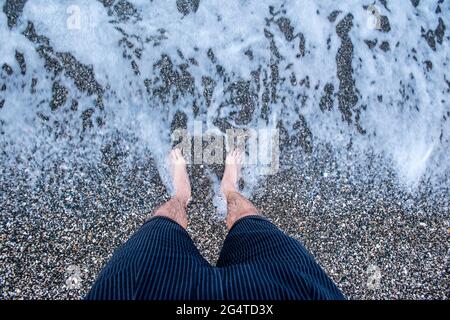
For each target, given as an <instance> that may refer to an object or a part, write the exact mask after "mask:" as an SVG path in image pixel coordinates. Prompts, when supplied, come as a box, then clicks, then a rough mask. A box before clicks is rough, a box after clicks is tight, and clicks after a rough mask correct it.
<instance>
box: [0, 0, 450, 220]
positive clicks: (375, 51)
mask: <svg viewBox="0 0 450 320" xmlns="http://www.w3.org/2000/svg"><path fill="white" fill-rule="evenodd" d="M371 3H372V2H371V1H360V0H351V1H320V2H319V1H312V0H308V1H294V0H292V1H291V0H286V1H266V0H261V1H246V0H228V1H216V0H213V1H204V0H168V1H150V0H134V1H133V0H129V1H126V0H98V1H92V0H70V1H62V0H58V1H56V0H51V1H49V0H29V1H25V0H17V1H6V0H0V8H2V9H3V10H2V11H1V12H0V67H1V70H0V145H1V153H0V163H1V167H2V169H1V177H0V201H1V202H3V203H6V201H7V199H6V198H7V197H11V196H13V197H14V192H13V191H14V190H12V189H11V188H12V187H13V186H14V185H16V184H19V181H20V185H21V186H23V185H24V184H25V185H26V186H27V188H26V190H28V191H27V192H30V194H33V197H37V196H39V195H38V193H40V192H42V190H44V191H45V192H47V193H48V194H52V195H53V197H56V195H58V196H60V197H62V198H64V197H66V196H68V195H67V194H68V192H69V191H68V190H66V189H67V188H69V186H70V187H71V188H72V189H71V191H70V192H72V193H74V192H75V191H76V190H74V189H76V187H74V186H76V185H77V181H84V183H87V184H89V183H88V182H86V181H88V180H89V179H92V180H96V182H93V185H98V184H101V183H99V181H102V180H103V179H104V180H105V181H108V179H115V182H116V183H117V184H118V185H120V186H121V188H122V190H123V192H121V191H120V190H115V191H114V192H116V193H115V194H116V195H117V196H118V197H120V199H121V200H120V201H122V204H121V205H124V206H125V207H126V203H127V201H131V202H133V201H135V202H136V203H137V202H139V201H144V200H143V199H141V198H139V199H138V200H136V199H134V200H133V199H132V197H133V194H134V193H135V192H137V190H138V188H141V187H142V185H137V184H135V183H136V179H137V180H139V179H141V175H142V176H145V177H151V179H152V180H150V181H147V182H145V183H144V185H145V186H146V187H149V184H153V187H154V188H160V187H161V185H162V183H164V184H165V185H166V186H167V188H168V189H169V190H170V184H169V183H168V182H167V181H168V180H169V179H168V175H167V170H166V169H165V155H166V154H167V152H168V151H169V150H170V148H171V147H172V146H173V145H174V141H173V139H172V138H171V134H172V133H173V132H174V131H175V130H176V129H180V128H181V129H185V130H186V131H187V132H188V133H189V134H190V135H191V136H201V135H203V137H204V139H206V138H205V137H206V133H213V134H214V135H216V136H218V137H223V138H224V139H225V137H226V132H227V130H229V129H242V130H248V131H252V130H253V131H254V132H258V133H259V132H260V131H259V130H261V132H273V133H275V132H276V133H277V135H276V137H277V138H279V140H278V141H279V150H280V151H279V154H277V158H278V159H279V163H280V168H279V171H278V172H283V171H284V170H295V171H296V172H297V173H298V174H299V175H300V176H301V177H302V179H305V181H314V180H317V181H322V182H323V181H332V182H333V183H335V184H336V186H337V188H339V186H340V185H343V184H345V185H348V184H351V185H353V186H354V187H355V188H357V189H358V188H359V190H360V191H361V192H362V190H376V192H377V194H378V195H379V197H380V198H383V199H386V198H391V199H393V200H392V201H394V200H395V201H398V204H399V205H400V206H401V207H403V208H404V210H406V211H408V210H415V209H416V208H417V206H418V205H419V204H423V203H424V202H426V206H425V207H426V208H427V210H428V212H427V213H430V214H448V212H447V209H446V206H447V205H448V201H449V197H448V195H449V193H448V191H449V190H448V189H449V181H450V170H449V169H450V167H449V163H450V153H449V151H448V150H449V147H450V144H449V134H450V126H449V124H448V118H449V117H450V72H449V70H450V69H449V63H450V42H449V37H450V34H449V26H448V21H450V3H449V2H448V1H440V0H436V1H375V4H374V5H371ZM199 127H200V129H199ZM264 130H265V131H264ZM244 132H245V131H244ZM271 138H272V137H264V136H262V135H260V136H259V137H258V141H259V148H261V149H262V152H261V153H264V151H267V150H265V149H270V148H269V146H272V145H271V143H270V141H271ZM193 140H195V138H193ZM226 141H227V140H226V139H225V142H226ZM205 144H206V145H208V142H207V141H203V142H200V146H201V147H204V145H205ZM225 145H226V143H224V146H223V148H225ZM201 153H202V151H200V157H201ZM197 160H198V159H197ZM258 160H261V159H259V158H258ZM193 162H195V161H194V160H193ZM261 166H262V164H261V163H260V162H258V161H257V162H256V163H255V164H253V165H252V166H247V167H246V168H245V170H246V171H245V174H244V176H243V185H242V187H243V190H244V192H245V193H246V194H247V195H248V196H253V195H255V193H258V182H261V181H264V180H265V179H266V178H267V176H266V175H264V174H262V171H261V170H260V169H261ZM143 170H148V172H150V173H148V172H147V171H146V172H147V173H148V175H145V174H143V173H142V171H143ZM190 170H192V172H193V174H194V175H195V172H197V171H196V170H201V172H202V173H203V174H204V175H206V176H207V179H208V181H209V182H207V183H206V185H204V190H206V192H207V193H208V195H207V196H206V198H205V199H207V200H208V201H212V203H213V204H214V205H215V206H216V207H217V210H218V213H217V217H219V218H221V217H223V213H224V212H223V210H224V207H223V201H222V200H221V198H220V194H219V192H218V184H219V181H220V174H221V170H222V167H221V166H220V165H216V164H208V163H203V162H202V161H201V160H200V162H199V163H194V164H192V165H191V169H190ZM302 173H304V174H303V175H302ZM142 179H143V178H142ZM193 179H194V180H195V177H194V178H193ZM199 181H200V180H199ZM161 182H162V183H161ZM322 182H321V183H322ZM102 183H103V182H102ZM195 183H196V182H195V181H194V184H195ZM198 183H199V184H200V183H201V184H202V185H203V183H204V182H198ZM321 183H319V182H318V183H317V184H314V183H311V188H310V189H309V195H310V197H311V198H313V197H315V196H316V195H317V194H320V192H321V189H320V185H321ZM105 184H107V182H105ZM55 185H56V186H58V187H57V188H58V190H54V189H52V188H55ZM66 187H67V188H66ZM161 188H162V187H161ZM276 188H277V187H276V186H272V189H273V190H275V191H276ZM7 190H9V191H7ZM33 190H34V191H33ZM158 190H159V189H158ZM160 191H161V190H160ZM99 192H100V191H99ZM161 192H162V191H161ZM161 192H160V193H161ZM72 193H70V194H71V196H70V197H72ZM75 193H76V192H75ZM93 193H95V192H94V191H93V190H91V191H86V190H84V191H82V192H81V195H78V198H77V197H75V198H73V199H72V198H71V199H70V200H67V201H68V202H70V203H72V205H74V203H77V204H76V206H77V208H78V206H79V207H81V208H83V204H84V203H92V201H94V200H93V199H94V198H95V197H100V198H101V196H102V193H101V192H100V193H98V194H97V195H95V194H93ZM20 197H21V199H23V202H24V203H25V205H29V203H28V202H27V201H28V200H27V197H26V195H25V196H24V195H23V194H21V195H20ZM375 198H376V197H375ZM42 199H43V200H42V201H43V202H44V203H46V202H45V201H46V200H45V199H46V198H42ZM50 199H53V198H51V197H50ZM424 199H425V200H424ZM150 200H151V202H152V203H151V205H156V204H157V201H160V200H161V198H150ZM9 201H11V199H9ZM375 201H376V199H374V202H375ZM47 204H48V203H47ZM41 205H42V204H41ZM110 205H111V206H112V207H115V206H116V204H110ZM136 205H141V204H136ZM17 206H22V205H19V204H18V205H17ZM37 206H39V205H37ZM74 206H75V205H74ZM117 206H119V205H117ZM117 206H116V207H117ZM2 207H5V208H10V207H11V203H9V204H8V206H6V205H5V206H2ZM22 207H23V206H22ZM142 207H144V205H142ZM73 208H75V207H72V209H73ZM117 208H119V207H117ZM120 208H122V207H120ZM430 208H431V209H430ZM5 210H6V209H5ZM64 210H70V208H69V209H68V208H65V209H64ZM74 210H75V209H74ZM118 210H122V209H118ZM0 211H2V209H0ZM19 211H20V210H19ZM3 213H4V216H5V217H6V213H5V212H3ZM5 223H6V222H5Z"/></svg>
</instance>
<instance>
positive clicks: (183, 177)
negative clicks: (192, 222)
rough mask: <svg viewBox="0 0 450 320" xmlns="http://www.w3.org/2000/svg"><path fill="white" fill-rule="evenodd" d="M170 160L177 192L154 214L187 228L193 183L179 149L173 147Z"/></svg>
mask: <svg viewBox="0 0 450 320" xmlns="http://www.w3.org/2000/svg"><path fill="white" fill-rule="evenodd" d="M168 161H169V167H170V172H171V174H172V182H173V187H174V190H175V194H174V195H173V196H172V198H171V199H170V200H169V201H167V202H166V203H164V204H163V205H162V206H160V207H159V208H158V209H156V210H155V212H154V215H155V216H163V217H167V218H170V219H172V220H174V221H175V222H177V223H178V224H179V225H180V226H182V227H183V228H184V229H186V227H187V224H188V220H187V215H186V207H187V205H188V203H189V200H190V199H191V184H190V182H189V176H188V174H187V169H186V160H185V159H184V157H183V155H182V154H181V151H180V150H179V149H173V150H172V151H171V152H170V154H169V158H168Z"/></svg>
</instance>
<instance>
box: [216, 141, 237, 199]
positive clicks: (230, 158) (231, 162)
mask: <svg viewBox="0 0 450 320" xmlns="http://www.w3.org/2000/svg"><path fill="white" fill-rule="evenodd" d="M241 168H242V153H241V152H240V151H239V150H237V149H234V150H232V151H231V152H230V153H228V154H227V157H226V159H225V171H224V173H223V178H222V183H221V184H220V190H221V191H222V192H223V194H224V195H225V197H228V195H229V194H230V193H233V192H238V187H237V186H238V181H239V178H240V176H241Z"/></svg>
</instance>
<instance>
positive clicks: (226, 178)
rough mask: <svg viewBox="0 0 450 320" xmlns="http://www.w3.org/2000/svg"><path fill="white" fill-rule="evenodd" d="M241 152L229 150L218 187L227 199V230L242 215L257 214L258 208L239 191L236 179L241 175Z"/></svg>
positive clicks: (242, 216)
mask: <svg viewBox="0 0 450 320" xmlns="http://www.w3.org/2000/svg"><path fill="white" fill-rule="evenodd" d="M241 168H242V154H241V152H240V151H239V150H233V151H231V152H230V153H229V154H228V155H227V158H226V161H225V172H224V173H223V178H222V183H221V186H220V189H221V190H222V192H223V194H224V195H225V198H226V200H227V218H226V224H227V228H228V230H230V229H231V227H232V226H233V225H234V223H235V222H236V221H237V220H239V219H241V218H244V217H247V216H253V215H259V212H258V210H257V209H256V208H255V206H254V205H253V204H252V203H251V202H250V200H248V199H246V198H245V197H244V196H242V195H241V194H240V193H239V190H238V187H237V185H238V181H239V178H240V175H241Z"/></svg>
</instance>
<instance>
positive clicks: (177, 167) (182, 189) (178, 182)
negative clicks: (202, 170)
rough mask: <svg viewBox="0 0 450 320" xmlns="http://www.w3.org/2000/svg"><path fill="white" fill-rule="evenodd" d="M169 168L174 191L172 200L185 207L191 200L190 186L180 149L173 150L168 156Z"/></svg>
mask: <svg viewBox="0 0 450 320" xmlns="http://www.w3.org/2000/svg"><path fill="white" fill-rule="evenodd" d="M169 167H170V172H171V174H172V183H173V187H174V191H175V195H174V196H173V198H176V199H178V200H179V201H180V202H181V203H182V204H183V205H184V206H187V205H188V203H189V201H190V199H191V184H190V182H189V176H188V173H187V169H186V160H185V159H184V157H183V155H182V153H181V150H180V149H173V150H172V151H171V152H170V154H169Z"/></svg>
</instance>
